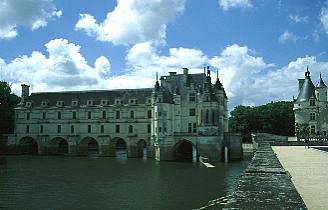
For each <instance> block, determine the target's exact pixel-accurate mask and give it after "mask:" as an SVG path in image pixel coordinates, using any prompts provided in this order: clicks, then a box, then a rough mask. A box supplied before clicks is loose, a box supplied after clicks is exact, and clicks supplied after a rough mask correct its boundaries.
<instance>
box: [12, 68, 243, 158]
mask: <svg viewBox="0 0 328 210" xmlns="http://www.w3.org/2000/svg"><path fill="white" fill-rule="evenodd" d="M15 111H16V128H15V135H14V136H13V137H12V138H11V140H10V142H11V144H12V145H16V147H17V150H18V151H19V152H21V153H34V154H68V155H88V154H96V155H99V156H116V155H117V152H118V151H121V150H124V149H125V150H126V154H127V157H143V156H144V155H147V156H148V157H154V158H156V159H157V160H188V161H191V160H193V161H197V159H198V158H199V157H200V156H202V157H208V158H209V159H210V160H212V161H218V160H222V158H223V151H224V150H227V151H229V157H230V159H240V158H241V157H242V147H241V139H240V136H239V135H237V134H229V133H228V110H227V96H226V93H225V90H224V88H223V86H222V84H221V82H220V81H219V78H218V77H217V78H216V82H215V84H212V83H211V75H210V70H209V68H207V69H205V68H204V73H199V74H189V72H188V69H187V68H184V69H183V73H182V74H177V73H176V72H169V75H167V76H162V77H161V78H160V81H158V80H157V79H156V83H155V86H154V88H143V89H124V90H123V89H122V90H99V91H65V92H40V93H32V94H30V93H29V86H28V85H25V84H23V85H22V97H21V103H20V104H19V105H18V107H17V108H16V109H15ZM224 148H226V149H224Z"/></svg>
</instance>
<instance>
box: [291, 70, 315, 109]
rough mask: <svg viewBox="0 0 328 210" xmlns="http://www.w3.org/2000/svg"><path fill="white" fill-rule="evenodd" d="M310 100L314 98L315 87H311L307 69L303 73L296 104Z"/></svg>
mask: <svg viewBox="0 0 328 210" xmlns="http://www.w3.org/2000/svg"><path fill="white" fill-rule="evenodd" d="M310 98H314V99H315V98H316V97H315V86H314V85H313V83H312V81H311V77H310V71H309V69H308V67H307V68H306V72H305V80H304V83H303V85H302V88H301V90H300V92H299V94H298V96H297V100H296V101H297V102H302V101H307V100H309V99H310Z"/></svg>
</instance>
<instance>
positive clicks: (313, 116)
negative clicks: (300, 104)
mask: <svg viewBox="0 0 328 210" xmlns="http://www.w3.org/2000/svg"><path fill="white" fill-rule="evenodd" d="M310 120H315V113H313V112H312V113H310Z"/></svg>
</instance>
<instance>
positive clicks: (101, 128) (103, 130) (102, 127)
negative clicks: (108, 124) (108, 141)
mask: <svg viewBox="0 0 328 210" xmlns="http://www.w3.org/2000/svg"><path fill="white" fill-rule="evenodd" d="M104 132H105V126H104V125H101V126H100V133H104Z"/></svg>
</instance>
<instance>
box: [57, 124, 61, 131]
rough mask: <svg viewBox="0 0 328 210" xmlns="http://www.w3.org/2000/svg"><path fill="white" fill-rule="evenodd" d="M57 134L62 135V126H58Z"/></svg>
mask: <svg viewBox="0 0 328 210" xmlns="http://www.w3.org/2000/svg"><path fill="white" fill-rule="evenodd" d="M57 133H61V125H57Z"/></svg>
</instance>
